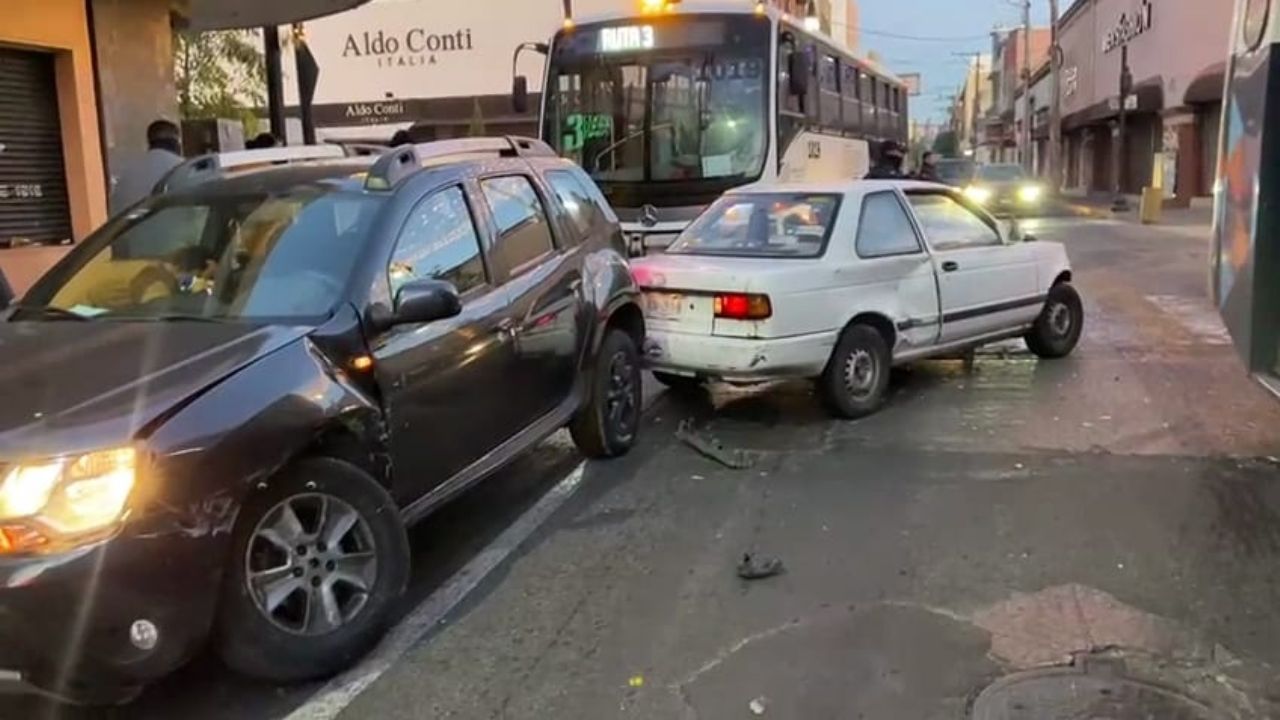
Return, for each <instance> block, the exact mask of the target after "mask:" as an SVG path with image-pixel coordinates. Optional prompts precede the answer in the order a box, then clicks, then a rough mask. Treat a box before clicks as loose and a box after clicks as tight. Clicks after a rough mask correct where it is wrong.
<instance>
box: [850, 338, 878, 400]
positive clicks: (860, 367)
mask: <svg viewBox="0 0 1280 720" xmlns="http://www.w3.org/2000/svg"><path fill="white" fill-rule="evenodd" d="M878 374H879V368H877V367H876V359H875V357H873V356H872V355H871V353H870V352H867V351H866V350H863V349H858V350H854V351H853V352H852V353H850V354H849V357H848V358H847V359H846V360H845V364H844V385H845V389H846V390H848V391H849V394H850V395H852V396H853V397H854V398H858V399H861V398H865V397H867V396H868V395H870V394H871V393H872V391H873V390H874V389H875V386H876V381H877V380H878V379H879V378H878V377H877V375H878Z"/></svg>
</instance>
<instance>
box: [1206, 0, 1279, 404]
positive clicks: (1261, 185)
mask: <svg viewBox="0 0 1280 720" xmlns="http://www.w3.org/2000/svg"><path fill="white" fill-rule="evenodd" d="M1273 5H1276V2H1275V0H1237V3H1236V14H1235V22H1234V24H1233V26H1232V36H1231V45H1232V47H1231V57H1230V60H1229V62H1228V64H1227V72H1226V95H1225V98H1224V102H1223V119H1222V136H1221V147H1220V152H1219V156H1218V158H1219V159H1218V170H1217V182H1216V183H1215V186H1214V223H1213V227H1214V230H1213V243H1214V244H1213V249H1212V252H1211V254H1210V258H1211V260H1210V262H1211V284H1212V289H1213V299H1214V301H1215V302H1216V303H1217V305H1218V311H1219V313H1220V314H1221V315H1222V319H1223V322H1224V324H1225V325H1226V326H1227V329H1228V330H1229V331H1230V332H1231V336H1232V339H1233V341H1234V343H1235V346H1236V348H1237V350H1238V351H1239V352H1240V355H1241V357H1242V358H1243V360H1244V362H1245V364H1246V366H1247V367H1248V369H1249V372H1250V373H1252V374H1253V375H1254V376H1255V377H1257V378H1258V379H1259V380H1260V381H1261V382H1262V383H1263V385H1265V386H1266V387H1268V388H1269V389H1270V390H1271V391H1272V392H1274V393H1276V394H1277V395H1280V282H1278V280H1280V17H1277V14H1278V13H1280V8H1276V7H1272V6H1273Z"/></svg>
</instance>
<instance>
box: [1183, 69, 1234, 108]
mask: <svg viewBox="0 0 1280 720" xmlns="http://www.w3.org/2000/svg"><path fill="white" fill-rule="evenodd" d="M1226 79H1227V64H1226V63H1225V62H1220V63H1217V64H1215V65H1210V66H1209V67H1207V68H1205V69H1204V70H1203V71H1202V72H1201V73H1200V74H1199V75H1197V76H1196V79H1195V80H1192V81H1191V84H1190V85H1188V86H1187V93H1186V95H1185V96H1183V99H1182V101H1183V103H1185V104H1187V105H1203V104H1206V103H1216V102H1222V93H1223V89H1224V88H1225V87H1226Z"/></svg>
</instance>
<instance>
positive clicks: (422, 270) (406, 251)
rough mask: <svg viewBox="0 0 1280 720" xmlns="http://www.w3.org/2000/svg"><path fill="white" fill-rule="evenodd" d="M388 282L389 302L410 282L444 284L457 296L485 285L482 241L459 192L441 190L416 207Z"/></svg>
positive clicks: (395, 253)
mask: <svg viewBox="0 0 1280 720" xmlns="http://www.w3.org/2000/svg"><path fill="white" fill-rule="evenodd" d="M387 277H388V279H389V280H390V281H391V296H392V297H395V294H396V292H397V291H398V290H399V289H400V287H401V286H403V285H404V284H405V283H407V282H409V281H410V280H420V279H424V278H431V279H435V280H445V281H447V282H451V283H453V286H454V287H455V288H457V289H458V294H462V293H465V292H467V291H468V290H471V289H473V288H476V287H479V286H481V285H483V284H484V283H485V272H484V259H483V258H482V257H481V255H480V237H479V235H478V234H477V233H476V225H475V221H474V220H473V219H472V217H471V210H470V208H468V207H467V199H466V196H465V195H464V194H463V192H462V188H460V187H456V186H455V187H450V188H445V189H444V190H440V191H438V192H436V193H433V194H431V195H429V196H428V197H426V198H425V199H423V200H422V201H421V202H419V203H418V205H417V207H415V208H414V209H413V212H412V213H410V214H409V220H408V222H406V223H405V225H404V229H402V230H401V231H400V238H399V239H398V240H397V241H396V249H395V250H394V251H393V252H392V255H391V263H390V264H389V265H388V267H387Z"/></svg>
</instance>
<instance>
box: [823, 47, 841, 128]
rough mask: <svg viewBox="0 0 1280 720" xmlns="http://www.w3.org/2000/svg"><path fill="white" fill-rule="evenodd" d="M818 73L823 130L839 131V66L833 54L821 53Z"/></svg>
mask: <svg viewBox="0 0 1280 720" xmlns="http://www.w3.org/2000/svg"><path fill="white" fill-rule="evenodd" d="M818 62H819V63H821V66H820V69H819V72H818V75H819V78H818V88H819V93H820V97H819V99H818V113H819V115H820V121H821V124H822V128H823V129H824V130H830V131H834V132H840V131H841V130H842V129H843V127H842V126H843V121H842V120H841V115H840V113H841V109H840V66H839V64H838V63H837V62H836V58H835V56H834V55H828V54H827V53H825V52H824V53H822V56H821V57H820V59H819V60H818Z"/></svg>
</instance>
